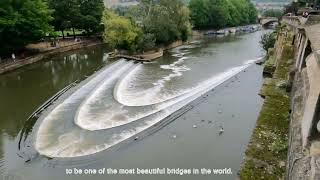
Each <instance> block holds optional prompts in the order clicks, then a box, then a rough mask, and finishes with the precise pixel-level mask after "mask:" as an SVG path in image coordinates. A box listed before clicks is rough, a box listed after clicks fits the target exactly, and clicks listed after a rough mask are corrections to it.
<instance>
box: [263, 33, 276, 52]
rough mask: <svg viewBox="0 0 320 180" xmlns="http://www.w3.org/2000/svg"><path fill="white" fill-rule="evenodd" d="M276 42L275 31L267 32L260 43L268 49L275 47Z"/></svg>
mask: <svg viewBox="0 0 320 180" xmlns="http://www.w3.org/2000/svg"><path fill="white" fill-rule="evenodd" d="M275 42H276V36H275V34H274V33H266V34H264V35H262V36H261V40H260V42H259V43H260V45H261V47H262V48H263V49H264V50H265V51H268V49H269V48H273V46H274V43H275Z"/></svg>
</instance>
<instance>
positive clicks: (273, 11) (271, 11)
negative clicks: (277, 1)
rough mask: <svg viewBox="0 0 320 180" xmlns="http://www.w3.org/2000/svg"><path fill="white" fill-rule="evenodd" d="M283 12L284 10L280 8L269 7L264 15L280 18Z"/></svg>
mask: <svg viewBox="0 0 320 180" xmlns="http://www.w3.org/2000/svg"><path fill="white" fill-rule="evenodd" d="M282 14H283V11H282V10H280V9H268V10H266V11H264V12H263V16H266V17H276V18H280V17H281V16H282Z"/></svg>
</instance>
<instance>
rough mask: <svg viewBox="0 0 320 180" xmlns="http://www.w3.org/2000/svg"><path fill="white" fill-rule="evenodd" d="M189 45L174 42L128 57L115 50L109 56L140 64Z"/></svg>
mask: <svg viewBox="0 0 320 180" xmlns="http://www.w3.org/2000/svg"><path fill="white" fill-rule="evenodd" d="M186 44H190V43H189V42H188V41H181V40H178V41H175V42H173V43H171V44H169V45H166V46H161V47H159V48H158V49H157V50H151V51H148V52H145V53H142V54H133V55H129V54H128V53H127V52H126V51H122V50H121V51H120V52H118V51H117V50H115V51H114V53H112V54H111V56H110V57H111V58H124V59H128V60H135V61H141V62H150V61H152V60H155V59H158V58H160V57H162V56H163V53H164V51H167V50H170V49H173V48H176V47H179V46H182V45H186Z"/></svg>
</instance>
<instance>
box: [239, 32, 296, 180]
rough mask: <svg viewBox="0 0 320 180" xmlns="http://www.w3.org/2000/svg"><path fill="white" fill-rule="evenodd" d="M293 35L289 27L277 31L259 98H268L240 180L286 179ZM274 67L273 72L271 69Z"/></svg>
mask: <svg viewBox="0 0 320 180" xmlns="http://www.w3.org/2000/svg"><path fill="white" fill-rule="evenodd" d="M292 38H293V35H292V34H290V33H289V32H288V30H287V29H286V28H283V29H281V30H280V31H279V32H278V36H277V42H276V44H275V48H274V50H271V51H269V53H270V54H269V58H268V60H267V62H266V64H268V66H265V67H266V68H265V70H267V71H268V73H269V76H268V78H266V79H265V82H264V84H263V87H262V89H261V92H260V95H261V96H262V97H264V98H265V102H264V104H263V106H262V109H261V112H260V115H259V117H258V120H257V123H256V127H255V129H254V132H253V134H252V137H251V141H250V143H249V145H248V148H247V150H246V157H245V160H244V162H243V165H242V168H241V171H240V178H241V179H245V180H247V179H255V180H257V179H283V178H284V177H285V170H286V159H287V147H288V132H289V117H290V116H289V112H290V99H289V92H288V90H290V88H289V87H290V81H289V80H290V78H289V71H290V67H291V66H292V64H293V61H292V57H293V48H292V45H291V42H292ZM271 66H272V68H271V69H273V70H272V71H270V70H269V69H270V67H271Z"/></svg>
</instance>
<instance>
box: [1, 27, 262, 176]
mask: <svg viewBox="0 0 320 180" xmlns="http://www.w3.org/2000/svg"><path fill="white" fill-rule="evenodd" d="M265 32H266V31H258V32H254V33H250V34H242V35H236V36H234V35H230V36H227V37H211V38H209V37H207V38H202V39H198V40H195V41H192V43H191V44H190V45H185V46H181V47H178V48H175V49H172V50H170V51H169V52H167V53H166V54H165V55H164V56H163V57H162V58H160V59H159V60H157V61H155V62H152V63H145V64H141V63H134V62H132V61H126V60H121V59H120V60H117V61H115V60H110V59H108V54H107V52H108V49H107V48H105V47H100V46H97V47H92V48H86V49H81V50H77V51H72V52H67V53H63V54H61V55H59V56H57V57H54V58H51V59H47V60H45V61H42V62H39V63H36V64H33V65H29V66H26V67H23V68H21V69H18V70H16V71H13V72H9V73H6V74H4V75H1V76H0V100H1V101H0V119H1V126H0V128H1V140H0V147H1V150H0V158H1V159H0V173H1V175H2V177H3V179H26V180H42V179H48V180H51V179H52V180H54V179H89V178H91V179H95V180H96V179H106V178H107V179H131V180H135V179H159V180H160V179H184V180H189V179H195V178H197V179H212V178H214V179H235V178H236V176H237V171H238V170H239V167H240V163H241V161H242V158H243V156H244V151H245V148H246V146H247V144H248V142H249V139H250V135H251V133H252V130H253V128H254V125H255V121H256V118H257V116H258V113H259V110H260V108H261V105H262V101H263V100H262V99H261V98H260V97H259V96H258V92H259V89H260V87H261V84H262V67H261V66H257V65H255V64H254V60H257V59H259V58H261V57H263V51H262V50H261V48H260V47H259V44H258V42H259V40H260V36H261V35H262V34H263V33H265ZM74 82H76V83H74ZM72 83H74V84H76V85H75V86H72V87H71V88H70V89H69V90H68V91H66V92H65V93H64V94H63V95H61V96H59V98H58V99H57V100H56V101H54V103H52V104H51V105H50V106H49V107H48V108H45V109H43V111H41V113H38V114H35V116H34V117H31V118H29V116H30V115H31V114H32V113H33V112H34V111H35V110H36V109H37V108H38V107H39V106H40V105H42V104H43V103H45V102H46V101H47V100H48V99H50V97H52V96H53V95H54V94H56V93H57V92H59V91H60V90H61V89H63V88H64V87H66V86H68V85H70V84H72ZM221 127H223V128H224V132H223V133H219V130H220V129H221ZM74 168H76V169H82V170H85V169H96V170H99V169H101V168H106V169H107V168H114V169H119V168H127V169H130V168H141V169H146V168H149V169H150V168H186V169H188V168H190V169H192V168H198V169H200V168H231V170H232V174H228V175H107V174H104V175H98V174H96V175H84V174H82V175H74V174H72V175H67V174H66V169H72V170H74ZM73 173H74V172H73Z"/></svg>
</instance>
